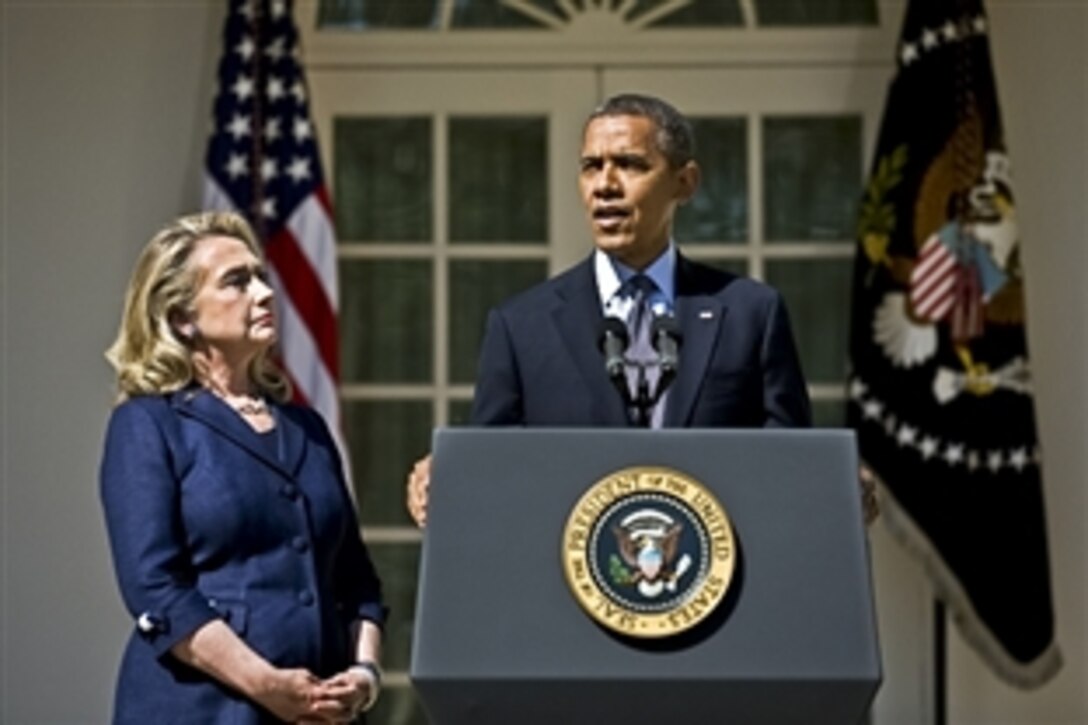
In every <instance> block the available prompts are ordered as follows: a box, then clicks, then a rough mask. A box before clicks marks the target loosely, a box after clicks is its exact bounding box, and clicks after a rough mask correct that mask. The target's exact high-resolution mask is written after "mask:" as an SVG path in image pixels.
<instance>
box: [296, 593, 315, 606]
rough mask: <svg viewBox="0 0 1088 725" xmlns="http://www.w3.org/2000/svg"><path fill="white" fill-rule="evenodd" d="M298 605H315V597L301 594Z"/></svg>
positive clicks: (309, 594)
mask: <svg viewBox="0 0 1088 725" xmlns="http://www.w3.org/2000/svg"><path fill="white" fill-rule="evenodd" d="M298 603H299V604H301V605H302V606H304V607H308V606H310V605H311V604H313V603H314V595H313V594H311V593H310V592H299V593H298Z"/></svg>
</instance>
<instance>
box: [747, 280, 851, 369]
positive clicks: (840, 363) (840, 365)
mask: <svg viewBox="0 0 1088 725" xmlns="http://www.w3.org/2000/svg"><path fill="white" fill-rule="evenodd" d="M853 268H854V267H853V260H850V259H820V260H796V261H789V262H785V261H781V262H780V261H770V260H769V261H768V262H767V282H768V283H770V284H771V285H772V286H773V287H775V288H777V289H778V291H779V292H781V293H782V296H783V297H785V299H786V307H787V309H788V310H789V313H790V321H791V322H792V323H793V334H794V338H795V339H796V340H797V347H798V349H799V352H800V354H801V365H802V369H803V370H804V373H805V378H806V379H807V380H808V381H809V382H810V383H838V382H842V381H844V380H845V379H846V344H847V335H848V328H849V323H848V320H849V317H850V310H849V304H850V282H851V279H852V278H853Z"/></svg>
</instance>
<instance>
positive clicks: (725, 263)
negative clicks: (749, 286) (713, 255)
mask: <svg viewBox="0 0 1088 725" xmlns="http://www.w3.org/2000/svg"><path fill="white" fill-rule="evenodd" d="M699 261H700V262H702V263H703V264H708V265H710V266H711V267H717V268H718V269H724V270H725V271H726V272H732V273H733V274H739V275H740V276H742V277H749V276H751V275H749V274H748V260H746V259H700V260H699Z"/></svg>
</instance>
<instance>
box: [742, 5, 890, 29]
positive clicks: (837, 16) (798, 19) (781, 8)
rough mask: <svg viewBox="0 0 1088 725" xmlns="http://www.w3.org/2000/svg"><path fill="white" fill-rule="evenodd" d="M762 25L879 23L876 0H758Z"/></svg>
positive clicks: (757, 12) (758, 10)
mask: <svg viewBox="0 0 1088 725" xmlns="http://www.w3.org/2000/svg"><path fill="white" fill-rule="evenodd" d="M756 18H758V22H759V24H760V25H876V22H877V18H876V0H756Z"/></svg>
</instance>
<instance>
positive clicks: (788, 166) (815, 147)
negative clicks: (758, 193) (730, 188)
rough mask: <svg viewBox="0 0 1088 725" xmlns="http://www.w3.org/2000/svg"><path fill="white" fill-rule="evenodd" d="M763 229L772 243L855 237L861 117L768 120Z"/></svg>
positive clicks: (766, 125) (764, 132) (764, 149)
mask: <svg viewBox="0 0 1088 725" xmlns="http://www.w3.org/2000/svg"><path fill="white" fill-rule="evenodd" d="M763 164H764V167H763V198H764V204H765V206H764V221H763V228H764V230H765V236H766V238H767V240H768V241H771V242H774V241H803V240H811V241H827V240H835V241H841V240H846V239H851V238H852V237H853V232H854V226H855V224H856V223H857V200H858V198H859V196H860V195H861V117H860V116H825V117H772V118H766V119H764V121H763Z"/></svg>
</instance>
